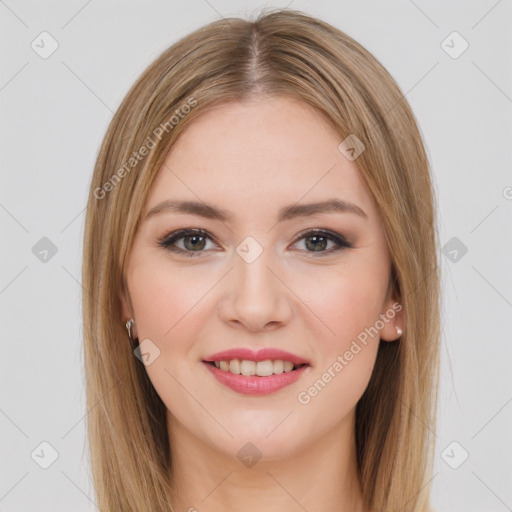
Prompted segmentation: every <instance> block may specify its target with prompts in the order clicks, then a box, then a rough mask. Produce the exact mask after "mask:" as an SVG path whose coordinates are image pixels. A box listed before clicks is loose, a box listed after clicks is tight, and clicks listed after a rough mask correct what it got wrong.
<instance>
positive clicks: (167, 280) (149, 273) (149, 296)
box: [129, 262, 208, 347]
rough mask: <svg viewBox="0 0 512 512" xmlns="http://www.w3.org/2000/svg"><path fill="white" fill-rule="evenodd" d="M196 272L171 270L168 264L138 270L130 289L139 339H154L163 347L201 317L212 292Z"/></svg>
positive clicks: (158, 264) (156, 264)
mask: <svg viewBox="0 0 512 512" xmlns="http://www.w3.org/2000/svg"><path fill="white" fill-rule="evenodd" d="M193 272H194V271H193V270H188V269H187V270H183V269H171V268H170V266H169V264H166V262H158V263H155V264H152V265H147V264H146V265H139V266H137V267H135V269H134V271H133V272H132V274H131V279H130V281H129V286H130V291H131V297H132V302H133V306H134V309H135V312H136V314H137V327H138V331H137V332H138V333H139V338H141V339H142V337H143V338H150V339H153V340H155V342H156V343H157V344H158V345H159V346H162V347H163V346H165V345H166V344H168V343H169V341H170V340H174V341H175V342H177V341H178V340H177V338H179V332H180V328H181V330H182V329H183V326H184V325H187V323H188V322H190V318H192V317H194V315H195V314H197V311H198V310H199V309H200V301H201V298H202V297H203V295H204V294H205V293H206V291H207V289H208V287H207V285H206V284H205V282H204V281H201V279H198V278H197V275H193ZM189 274H190V275H189ZM196 274H197V271H196ZM185 283H189V285H186V284H185ZM188 327H190V325H189V326H188Z"/></svg>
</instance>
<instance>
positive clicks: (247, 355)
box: [203, 348, 309, 378]
mask: <svg viewBox="0 0 512 512" xmlns="http://www.w3.org/2000/svg"><path fill="white" fill-rule="evenodd" d="M231 359H240V360H242V359H246V360H248V361H256V362H258V361H266V360H267V359H272V360H273V361H275V360H278V359H281V360H283V361H291V362H292V363H293V364H297V365H299V364H308V365H309V361H307V360H306V359H303V358H302V357H299V356H297V355H295V354H292V353H291V352H286V351H285V350H279V349H277V348H262V349H260V350H258V351H257V352H254V351H253V350H251V349H249V348H233V349H230V350H223V351H222V352H217V353H215V354H212V355H211V356H209V357H207V358H206V359H203V361H205V362H215V361H230V360H231ZM208 366H211V365H208ZM258 378H261V377H258Z"/></svg>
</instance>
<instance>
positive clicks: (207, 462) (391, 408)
mask: <svg viewBox="0 0 512 512" xmlns="http://www.w3.org/2000/svg"><path fill="white" fill-rule="evenodd" d="M437 236H438V235H437V229H436V225H435V196H434V192H433V186H432V183H431V177H430V174H429V166H428V161H427V158H426V155H425V150H424V147H423V144H422V140H421V135H420V132H419V130H418V128H417V125H416V122H415V119H414V116H413V114H412V112H411V109H410V107H409V105H408V104H407V102H406V100H405V98H404V97H403V94H402V93H401V92H400V90H399V88H398V86H397V85H396V83H395V82H394V81H393V79H392V78H391V77H390V75H389V74H388V72H387V71H386V70H385V69H384V68H383V67H382V65H380V64H379V63H378V62H377V61H376V59H375V58H374V57H373V56H372V55H371V54H369V52H368V51H366V50H365V49H364V48H362V47H361V46H360V45H359V44H358V43H357V42H355V41H354V40H353V39H351V38H350V37H348V36H347V35H346V34H344V33H343V32H341V31H339V30H338V29H336V28H334V27H332V26H330V25H329V24H327V23H325V22H323V21H320V20H318V19H315V18H312V17H310V16H307V15H305V14H303V13H300V12H297V11H286V10H284V11H275V12H269V13H265V14H262V15H260V17H259V18H258V19H257V20H256V21H254V22H249V21H245V20H241V19H228V20H220V21H217V22H214V23H211V24H209V25H207V26H205V27H203V28H201V29H199V30H197V31H196V32H194V33H192V34H190V35H189V36H187V37H185V38H184V39H182V40H180V41H178V42H177V43H176V44H174V45H173V46H172V47H170V48H169V49H167V50H166V51H164V52H163V53H162V55H160V56H159V57H158V58H157V59H156V61H155V62H154V63H153V64H151V65H150V66H149V67H148V68H147V69H146V70H145V71H144V73H143V74H142V76H141V77H140V78H139V79H138V80H137V82H136V83H135V85H134V86H133V87H132V89H131V90H130V91H129V93H128V94H127V96H126V97H125V99H124V100H123V102H122V104H121V106H120V107H119V109H118V111H117V113H116V115H115V117H114V119H113V120H112V122H111V124H110V126H109V128H108V131H107V134H106V136H105V138H104V141H103V144H102V146H101V150H100V153H99V156H98V159H97V162H96V166H95V170H94V175H93V178H92V183H91V193H90V197H89V203H88V208H87V219H86V230H85V238H84V266H83V284H84V289H85V290H87V293H85V294H84V297H83V312H84V353H85V369H86V379H87V403H88V410H89V411H90V412H89V415H88V429H89V442H90V451H91V457H92V469H93V477H94V483H95V488H96V493H97V500H98V502H97V503H98V506H99V507H100V508H101V510H104V511H114V510H115V511H119V510H122V511H128V510H134V511H135V510H151V511H157V510H162V511H163V510H176V511H177V510H179V511H186V510H188V511H193V510H198V511H217V510H224V511H229V510H238V509H240V508H241V507H242V506H243V507H244V510H246V511H250V510H266V511H273V510H289V511H291V510H308V511H310V512H313V511H325V510H329V511H349V510H350V511H369V510H375V511H377V510H378V511H386V512H387V511H389V512H391V511H393V512H396V511H398V510H400V511H414V512H416V511H426V510H429V509H430V505H429V485H428V482H429V480H430V478H431V465H432V453H433V448H434V443H433V440H432V439H431V438H430V433H431V431H430V429H429V424H433V422H434V421H435V406H436V396H437V379H438V357H439V354H438V352H439V348H438V344H439V275H438V262H437V256H436V254H437V252H436V251H437V246H438V238H437ZM125 329H126V330H125ZM127 335H128V338H129V340H131V342H132V344H131V345H130V343H129V342H128V341H127V340H126V337H127Z"/></svg>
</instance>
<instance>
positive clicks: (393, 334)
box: [380, 297, 405, 341]
mask: <svg viewBox="0 0 512 512" xmlns="http://www.w3.org/2000/svg"><path fill="white" fill-rule="evenodd" d="M404 317H405V312H404V306H403V304H402V303H401V302H400V301H399V300H396V299H395V298H394V297H390V298H389V299H388V300H387V301H386V304H385V306H384V311H382V316H381V318H382V320H383V322H384V327H383V328H382V330H381V331H380V338H381V340H383V341H396V340H398V339H399V338H400V337H401V336H402V335H403V332H404V330H405V329H404V325H405V322H404ZM398 329H401V333H400V331H399V330H398Z"/></svg>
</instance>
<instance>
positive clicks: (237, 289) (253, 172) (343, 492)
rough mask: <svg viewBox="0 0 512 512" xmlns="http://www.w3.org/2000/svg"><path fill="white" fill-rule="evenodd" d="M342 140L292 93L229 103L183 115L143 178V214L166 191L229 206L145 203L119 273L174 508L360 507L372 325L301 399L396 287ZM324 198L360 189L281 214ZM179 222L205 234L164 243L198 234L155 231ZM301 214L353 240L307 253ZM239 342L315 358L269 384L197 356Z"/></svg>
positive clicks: (306, 222) (392, 323)
mask: <svg viewBox="0 0 512 512" xmlns="http://www.w3.org/2000/svg"><path fill="white" fill-rule="evenodd" d="M340 142H341V139H340V137H339V135H337V133H336V132H335V131H334V130H333V129H332V127H331V126H330V125H329V124H328V123H327V122H326V121H325V120H324V119H323V118H322V117H320V115H319V114H318V113H317V112H316V111H315V110H313V109H312V108H311V107H309V106H307V105H306V104H304V103H301V102H299V101H298V100H295V99H292V98H287V97H273V98H266V99H264V100H263V99H257V98H256V99H252V100H251V101H249V102H245V103H226V104H223V105H221V106H218V107H216V108H215V109H213V110H211V111H208V112H206V113H203V114H202V116H200V117H199V118H197V120H195V121H194V122H193V123H191V124H190V125H189V126H188V127H187V128H186V129H185V131H184V132H183V133H182V135H181V136H180V138H179V139H178V141H177V142H176V144H175V145H174V146H173V148H172V149H171V151H170V152H169V154H168V155H167V157H166V161H165V163H164V165H163V166H162V168H161V169H160V171H159V174H158V175H157V178H156V180H155V182H154V183H153V186H152V189H151V191H150V194H149V196H148V200H147V202H146V206H145V210H144V212H143V217H144V216H145V215H146V213H147V212H148V211H149V210H151V209H152V208H153V207H154V206H156V205H157V204H159V203H160V202H162V201H164V200H167V199H183V200H192V201H201V202H206V203H211V204H213V205H215V206H217V207H219V208H223V209H228V210H229V211H231V212H232V214H233V215H234V220H233V221H230V222H221V221H220V220H218V219H206V218H202V217H198V216H195V215H191V214H183V213H175V212H172V211H164V212H162V213H159V214H156V215H153V216H152V217H150V218H149V219H148V220H147V221H143V222H142V223H141V225H140V228H139V230H138V232H137V234H136V237H135V240H134V245H133V248H132V251H131V253H130V257H129V261H128V265H127V268H126V273H125V278H126V282H127V287H128V295H127V296H126V297H125V296H123V297H122V298H121V299H122V303H123V313H124V315H125V318H132V317H133V318H134V319H135V325H134V328H133V334H134V336H136V337H138V338H139V340H140V341H142V340H145V339H150V340H151V342H152V343H154V345H156V346H157V347H158V349H159V350H160V354H159V355H158V357H156V359H154V361H153V362H152V363H151V364H149V365H147V366H145V368H146V371H147V373H148V375H149V378H150V379H151V382H152V383H153V385H154V387H155V389H156V391H157V392H158V394H159V396H160V397H161V398H162V400H163V402H164V403H165V405H166V407H167V425H168V432H169V440H170V445H171V454H172V459H171V460H172V464H173V478H174V481H175V485H176V489H177V490H178V492H179V496H180V499H181V503H180V504H179V508H178V510H184V511H186V510H189V509H191V510H194V508H195V509H196V510H198V511H230V510H240V508H241V507H242V506H243V509H244V511H245V512H252V511H261V510H266V511H268V512H273V511H282V510H287V511H290V512H294V511H302V512H303V510H304V509H306V510H308V511H309V512H314V511H325V510H333V511H349V510H350V511H359V510H363V507H362V501H361V491H360V488H359V485H358V481H357V477H356V451H355V436H354V425H355V407H356V404H357V402H358V400H359V399H360V397H361V395H362V394H363V392H364V390H365V389H366V387H367V385H368V382H369V379H370V376H371V373H372V370H373V367H374V363H375V358H376V354H377V349H378V344H379V336H375V337H373V338H371V337H370V338H369V340H368V343H367V344H366V345H362V344H361V343H359V345H360V346H361V347H362V349H361V350H360V351H359V352H358V353H357V355H355V356H354V357H353V359H352V360H351V361H349V362H348V363H347V364H346V366H344V367H343V369H342V371H339V372H338V373H335V377H334V378H332V379H331V380H330V382H329V383H328V384H327V385H326V386H325V387H324V388H323V389H322V390H321V392H318V394H317V395H316V396H314V397H312V398H311V400H310V401H309V403H307V404H302V403H300V402H299V401H298V398H297V397H298V394H299V393H300V392H304V391H307V390H308V388H309V387H310V386H312V385H313V384H314V383H315V382H316V381H317V380H318V379H319V378H321V376H322V374H324V372H326V371H327V370H328V368H329V367H331V368H332V366H333V363H334V362H335V361H336V360H337V357H338V355H343V354H344V353H345V352H346V351H347V350H349V348H350V346H351V343H352V342H353V341H354V340H356V338H357V336H358V335H359V334H360V333H361V332H362V331H364V329H365V328H369V327H370V326H374V325H375V322H376V321H377V320H378V319H379V315H386V314H388V316H389V311H390V310H393V308H392V305H393V303H395V302H396V301H395V300H394V298H393V297H391V296H390V294H389V289H388V284H389V279H390V258H389V253H388V249H387V245H386V239H385V235H384V231H383V229H382V226H381V223H380V220H379V216H378V211H377V209H376V206H375V204H374V201H373V199H372V197H371V195H370V193H369V191H368V189H367V187H366V185H365V184H364V182H363V181H362V179H361V178H360V176H359V173H358V169H357V167H356V163H357V160H356V161H354V162H352V161H349V160H348V159H347V158H346V157H345V156H344V155H343V154H342V153H341V152H340V151H339V150H338V145H339V144H340ZM333 197H336V198H341V199H345V200H347V201H350V202H352V203H355V204H356V205H357V206H359V207H360V208H361V209H362V210H363V211H364V212H365V213H366V215H367V218H363V217H360V216H358V215H355V214H352V213H321V214H318V215H316V216H314V217H311V216H310V217H305V218H295V219H290V220H288V221H285V222H283V223H280V224H277V212H278V210H279V209H280V208H282V207H284V206H287V205H291V204H296V203H300V204H303V203H311V202H317V201H323V200H326V199H330V198H333ZM184 228H196V229H204V230H206V231H207V232H208V233H209V234H210V235H211V238H206V239H202V238H200V239H199V242H198V241H194V240H191V238H193V237H190V236H189V237H188V238H185V239H184V238H181V239H179V240H177V241H176V242H175V243H174V246H175V247H178V248H181V249H182V250H184V251H188V252H189V253H190V252H194V249H195V246H194V243H195V244H196V245H197V244H198V243H199V246H200V248H199V249H195V253H197V252H198V251H202V252H201V253H200V254H196V256H194V257H187V256H186V255H181V254H177V253H173V252H171V251H169V250H168V249H166V248H164V247H162V246H160V245H159V244H158V242H159V241H160V240H161V239H163V238H165V237H166V235H168V234H169V233H171V232H173V231H176V230H178V229H184ZM307 228H311V229H319V230H320V229H328V230H331V231H334V232H335V233H338V234H340V235H342V236H344V237H345V238H346V239H348V240H349V241H350V242H351V243H352V244H353V248H342V249H340V250H338V251H335V252H331V253H330V254H327V253H329V251H330V250H331V248H333V247H336V244H335V242H333V241H329V240H327V242H326V244H327V245H323V246H321V248H320V250H319V252H315V250H314V246H313V244H311V241H312V238H311V237H313V236H314V235H308V237H306V238H301V239H298V240H297V235H298V234H299V233H300V232H302V231H303V230H305V229H307ZM247 236H251V237H253V238H254V239H255V240H256V241H257V242H258V243H259V245H260V246H261V248H262V250H263V252H262V253H261V255H260V256H259V257H258V258H257V259H256V260H255V261H254V262H252V263H250V264H249V263H247V262H246V261H245V260H244V259H243V258H242V257H240V256H239V254H238V253H237V252H236V249H237V247H238V246H239V245H240V244H241V242H242V241H243V240H244V239H245V238H246V237H247ZM320 236H321V235H320ZM201 244H202V245H201ZM322 251H323V252H322ZM323 254H325V255H323ZM397 327H401V328H403V318H402V312H398V313H396V314H395V315H394V316H393V318H392V319H390V320H388V321H387V322H385V324H384V326H383V327H382V330H380V338H381V339H382V340H384V341H394V340H395V339H397V337H398V335H397V331H396V328H397ZM234 347H249V348H252V349H254V350H258V349H259V348H262V347H276V348H281V349H283V350H287V351H289V352H292V353H294V354H297V355H299V356H301V357H303V358H305V359H307V360H308V361H309V363H310V368H308V370H307V372H306V373H305V374H304V375H303V376H302V377H301V378H300V379H299V380H298V381H297V382H295V383H293V384H291V385H289V386H287V387H285V388H283V389H281V390H279V391H277V392H274V393H272V394H269V395H266V396H248V395H244V394H239V393H236V392H234V391H233V390H231V389H230V388H227V387H225V386H223V385H222V384H220V383H219V382H218V381H217V380H216V379H215V378H214V377H213V375H212V374H211V373H210V371H209V370H208V369H207V368H206V367H204V364H203V363H202V360H203V359H205V358H206V357H208V356H209V355H211V354H213V353H215V352H218V351H221V350H225V349H229V348H234ZM248 442H250V443H252V444H253V445H255V446H256V447H257V449H258V450H259V452H261V459H260V460H259V461H258V462H257V463H256V464H255V465H253V466H251V467H247V466H246V465H244V464H243V463H242V462H241V461H240V460H239V458H238V457H237V452H238V451H239V450H240V449H241V448H242V447H243V446H244V445H246V443H248ZM192 507H193V508H192Z"/></svg>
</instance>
